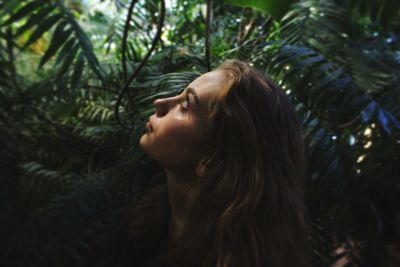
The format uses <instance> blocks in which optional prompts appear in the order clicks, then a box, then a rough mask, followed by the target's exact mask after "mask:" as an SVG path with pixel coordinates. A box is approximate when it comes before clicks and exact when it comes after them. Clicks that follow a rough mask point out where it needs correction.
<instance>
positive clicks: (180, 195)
mask: <svg viewBox="0 0 400 267" xmlns="http://www.w3.org/2000/svg"><path fill="white" fill-rule="evenodd" d="M164 169H165V173H166V176H167V185H168V197H169V203H170V206H171V217H170V227H169V236H170V237H171V238H178V237H179V236H180V234H181V232H182V229H183V227H184V224H185V221H186V212H185V204H186V199H185V196H186V193H187V191H188V190H189V189H190V188H191V186H193V184H194V181H195V179H196V178H197V177H196V175H195V173H190V172H181V171H180V172H175V171H172V170H171V169H168V168H164Z"/></svg>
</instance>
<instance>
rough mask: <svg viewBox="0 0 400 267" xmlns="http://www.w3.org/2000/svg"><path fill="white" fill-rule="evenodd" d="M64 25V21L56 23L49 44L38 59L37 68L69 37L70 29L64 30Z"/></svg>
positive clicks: (65, 23)
mask: <svg viewBox="0 0 400 267" xmlns="http://www.w3.org/2000/svg"><path fill="white" fill-rule="evenodd" d="M65 25H67V22H66V21H62V22H60V23H59V24H58V25H57V27H56V29H55V31H54V34H53V38H52V40H51V43H50V46H49V47H48V48H47V50H46V52H45V54H44V56H43V57H42V59H41V60H40V63H39V68H41V67H42V66H43V65H44V64H45V63H46V62H47V61H48V60H49V59H50V58H51V57H52V56H53V55H54V54H55V53H56V52H57V50H58V49H59V48H60V47H61V46H62V45H63V44H64V43H65V41H66V40H67V39H68V38H69V36H70V34H71V32H72V29H67V30H64V28H65Z"/></svg>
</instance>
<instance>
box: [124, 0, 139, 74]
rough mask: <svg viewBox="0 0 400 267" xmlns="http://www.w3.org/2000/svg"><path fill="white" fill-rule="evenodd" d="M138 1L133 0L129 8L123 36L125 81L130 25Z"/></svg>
mask: <svg viewBox="0 0 400 267" xmlns="http://www.w3.org/2000/svg"><path fill="white" fill-rule="evenodd" d="M136 3H137V0H132V2H131V4H130V6H129V9H128V16H127V17H126V21H125V27H124V35H123V37H122V51H121V53H122V72H123V76H124V82H126V80H127V79H128V74H127V70H126V47H127V42H128V32H129V26H130V25H131V18H132V13H133V8H134V6H135V4H136Z"/></svg>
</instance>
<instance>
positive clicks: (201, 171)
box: [196, 160, 206, 177]
mask: <svg viewBox="0 0 400 267" xmlns="http://www.w3.org/2000/svg"><path fill="white" fill-rule="evenodd" d="M205 172H206V166H205V164H204V160H200V161H199V162H198V163H197V167H196V174H197V176H198V177H203V175H204V174H205Z"/></svg>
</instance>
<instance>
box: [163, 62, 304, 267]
mask: <svg viewBox="0 0 400 267" xmlns="http://www.w3.org/2000/svg"><path fill="white" fill-rule="evenodd" d="M218 70H222V71H223V72H224V73H225V74H226V75H227V76H228V78H229V80H230V81H231V82H232V83H231V86H230V88H229V89H228V90H227V92H224V93H223V94H221V96H220V98H219V100H218V101H216V102H215V103H214V104H213V105H212V106H211V107H210V112H209V115H208V119H207V121H208V123H207V125H208V128H207V130H206V136H205V138H204V140H203V141H204V145H203V146H202V147H203V148H204V149H203V150H202V152H201V158H202V161H201V162H203V166H204V173H203V174H202V175H201V177H199V179H198V181H197V183H196V184H195V185H194V186H193V188H192V189H191V190H190V191H189V192H188V194H187V201H186V202H185V205H186V210H187V218H188V220H187V223H186V225H185V228H184V232H183V235H182V237H181V238H180V239H179V240H178V241H177V242H175V243H174V244H173V245H172V246H170V247H169V249H168V251H167V252H166V253H165V254H164V255H163V256H162V257H160V258H158V259H157V261H156V264H155V265H156V266H160V265H162V266H202V267H203V266H204V267H206V266H207V267H210V266H212V267H214V266H216V267H244V266H251V267H261V266H270V267H293V266H296V267H305V266H308V258H309V257H308V249H307V233H306V220H305V212H306V209H305V205H304V178H305V155H304V141H303V130H302V126H301V122H300V120H299V118H298V116H297V115H296V113H295V110H294V108H293V105H292V104H291V102H290V100H289V99H288V97H287V96H286V95H285V93H284V92H283V91H282V90H281V89H280V88H279V87H278V86H277V85H276V84H275V83H274V82H273V81H272V80H270V79H269V78H268V77H267V76H266V75H264V74H263V73H262V72H260V71H258V70H256V69H255V68H252V67H251V66H249V65H248V64H247V63H244V62H241V61H238V60H229V61H226V62H224V63H223V64H222V65H221V66H219V67H218Z"/></svg>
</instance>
